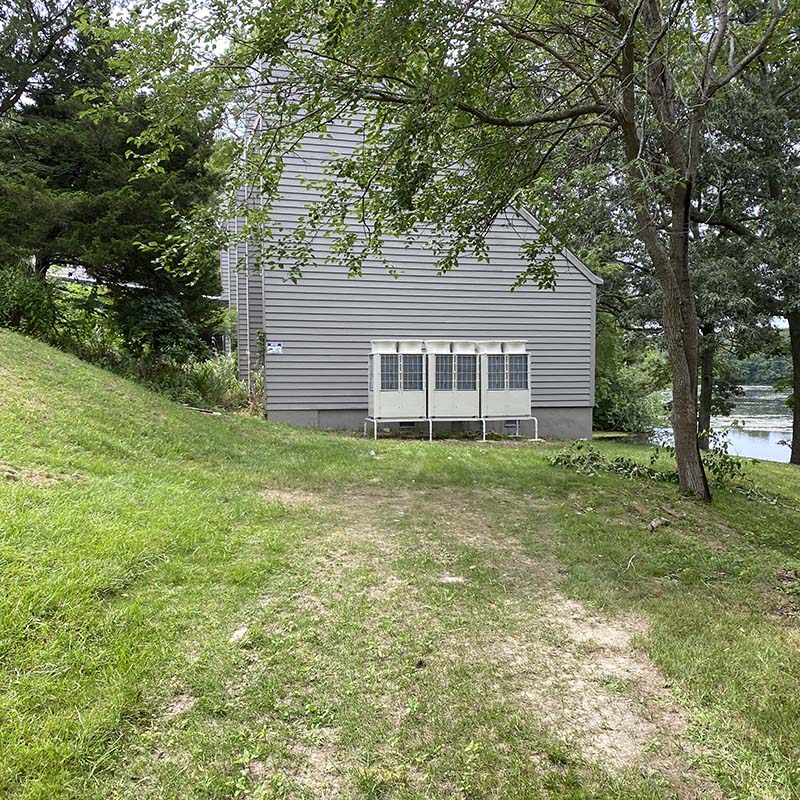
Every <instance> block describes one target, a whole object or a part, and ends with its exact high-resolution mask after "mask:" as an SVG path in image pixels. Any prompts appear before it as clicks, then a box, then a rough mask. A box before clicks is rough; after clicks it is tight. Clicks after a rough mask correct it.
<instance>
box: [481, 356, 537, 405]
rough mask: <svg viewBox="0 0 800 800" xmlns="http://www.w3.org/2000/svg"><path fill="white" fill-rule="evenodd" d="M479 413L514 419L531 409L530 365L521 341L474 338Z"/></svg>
mask: <svg viewBox="0 0 800 800" xmlns="http://www.w3.org/2000/svg"><path fill="white" fill-rule="evenodd" d="M476 344H477V349H478V353H479V358H480V385H481V416H482V417H486V418H487V419H492V418H494V419H498V418H500V419H502V418H506V419H516V418H521V417H528V416H529V415H530V413H531V389H530V365H529V362H528V352H527V349H526V345H525V342H524V341H485V342H477V343H476Z"/></svg>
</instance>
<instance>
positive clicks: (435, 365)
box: [425, 339, 481, 420]
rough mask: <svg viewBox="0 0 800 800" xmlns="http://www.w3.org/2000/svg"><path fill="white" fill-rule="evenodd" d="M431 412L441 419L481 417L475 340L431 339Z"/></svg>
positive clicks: (429, 408) (433, 415)
mask: <svg viewBox="0 0 800 800" xmlns="http://www.w3.org/2000/svg"><path fill="white" fill-rule="evenodd" d="M425 348H426V351H427V353H428V386H429V390H428V415H429V416H430V417H431V418H433V419H436V418H439V419H462V420H463V419H473V418H474V419H478V418H480V416H481V409H480V401H481V398H480V390H479V385H478V356H477V352H476V347H475V342H466V341H449V340H440V339H435V340H431V339H428V340H426V341H425Z"/></svg>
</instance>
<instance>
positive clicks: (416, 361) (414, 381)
mask: <svg viewBox="0 0 800 800" xmlns="http://www.w3.org/2000/svg"><path fill="white" fill-rule="evenodd" d="M403 389H405V390H406V391H409V390H410V391H422V356H421V355H404V356H403Z"/></svg>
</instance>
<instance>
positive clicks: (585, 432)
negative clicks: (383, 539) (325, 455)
mask: <svg viewBox="0 0 800 800" xmlns="http://www.w3.org/2000/svg"><path fill="white" fill-rule="evenodd" d="M532 413H533V415H534V416H535V417H537V418H538V420H539V436H540V437H541V438H543V439H591V438H592V408H591V406H589V407H582V408H534V409H532ZM366 416H367V410H366V409H365V408H364V409H336V410H331V409H318V410H303V411H271V412H270V413H269V419H270V420H272V421H273V422H285V423H288V424H289V425H298V426H300V427H303V428H322V429H324V430H338V431H360V430H362V428H363V426H364V417H366ZM399 427H400V426H399V424H398V423H388V422H387V423H383V424H382V425H380V428H379V430H383V429H385V428H388V429H392V430H396V429H398V428H399ZM418 427H419V430H420V435H423V433H427V427H428V426H427V423H424V422H423V423H419V424H418ZM486 428H487V430H490V431H494V432H496V433H506V434H512V433H514V427H513V426H511V427H505V425H504V421H503V420H493V421H491V422H489V423H487V426H486ZM469 430H478V431H479V430H480V422H479V421H478V420H476V421H475V422H438V423H435V424H434V435H435V434H436V433H437V432H438V433H445V432H447V431H453V432H455V431H459V432H460V431H469ZM520 433H521V435H522V436H525V437H528V438H530V437H532V436H533V433H534V426H533V420H523V421H522V422H521V423H520Z"/></svg>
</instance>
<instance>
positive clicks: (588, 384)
mask: <svg viewBox="0 0 800 800" xmlns="http://www.w3.org/2000/svg"><path fill="white" fill-rule="evenodd" d="M331 130H332V133H333V136H334V138H333V139H326V140H323V141H319V140H317V139H314V140H312V141H306V142H305V144H304V147H303V149H302V151H301V152H300V153H299V154H298V155H295V156H293V157H292V159H291V161H290V162H289V164H288V165H287V168H286V172H285V176H284V179H283V182H282V186H281V199H280V200H279V201H278V202H277V203H276V204H275V206H274V208H273V210H272V213H271V218H272V220H273V223H274V225H275V227H276V228H281V227H282V228H283V229H284V230H290V229H292V228H293V227H295V226H296V225H298V224H302V220H301V218H302V216H303V214H304V213H305V208H304V206H305V205H306V204H307V203H308V202H309V201H310V200H311V199H312V197H311V195H310V193H309V191H308V190H307V189H306V187H305V186H303V185H302V183H301V182H302V180H303V179H305V180H307V179H309V178H314V177H320V176H321V175H322V174H323V172H322V170H323V166H324V163H325V161H326V160H329V159H330V152H331V151H332V150H336V151H337V152H344V151H346V150H347V149H348V148H349V147H350V146H352V142H353V141H354V137H355V136H356V135H357V134H356V129H355V128H352V127H347V126H335V127H334V128H332V129H331ZM354 224H355V223H354ZM535 235H536V234H535V228H534V227H533V225H532V224H531V222H530V221H529V220H528V219H526V218H523V217H521V216H519V215H517V214H515V213H513V212H509V213H507V214H505V215H503V216H501V217H500V218H499V219H498V220H497V221H496V223H495V225H494V226H493V228H492V230H491V231H490V233H489V235H488V237H487V244H488V248H489V253H488V259H489V260H488V263H484V262H481V261H479V260H478V259H477V258H475V257H468V256H465V257H464V258H462V260H461V263H460V265H459V267H458V268H457V269H456V270H454V271H452V272H450V273H448V274H446V275H443V276H437V275H436V274H435V273H436V270H435V266H434V257H433V255H432V253H431V252H430V250H429V249H428V248H427V247H425V237H423V240H422V242H421V243H415V244H412V245H411V246H410V247H409V246H408V245H407V243H406V242H403V241H399V240H392V239H389V240H387V241H386V243H385V247H384V255H385V256H386V258H387V260H388V261H389V263H390V264H391V266H392V267H393V269H395V270H396V271H397V272H398V273H399V277H398V278H394V277H392V276H391V275H390V274H389V273H388V272H387V270H386V269H385V267H384V266H383V265H381V264H379V263H368V264H367V265H366V266H365V269H364V274H363V276H362V277H358V278H348V277H347V275H346V272H345V270H344V268H342V267H337V266H335V265H326V266H320V267H319V268H317V269H310V270H308V271H307V272H306V274H305V275H304V277H303V278H302V279H301V280H300V282H299V283H298V284H297V285H295V284H292V283H289V282H287V281H286V280H285V273H284V272H283V271H282V270H280V269H276V270H273V271H266V272H265V273H264V274H263V275H262V274H249V273H248V272H247V270H242V269H241V265H242V264H243V263H244V264H247V263H252V256H253V252H252V250H253V248H254V245H253V244H250V245H249V246H247V245H240V252H239V263H240V270H239V273H238V286H237V288H238V299H237V304H238V307H239V359H240V369H241V370H242V373H243V374H247V373H248V371H250V370H253V369H256V368H258V367H259V366H260V356H261V353H260V350H259V347H258V337H259V333H260V332H263V339H266V340H270V341H280V342H282V343H283V353H282V354H275V355H272V354H270V355H268V356H267V357H266V392H267V401H266V402H267V412H268V413H269V412H271V411H303V410H346V409H362V408H363V409H366V407H367V357H368V353H369V348H370V345H369V342H370V340H371V339H379V338H387V339H391V338H406V337H407V338H417V339H423V338H442V339H444V338H464V339H511V338H519V339H525V340H526V341H527V342H528V351H529V353H530V354H531V359H530V365H531V366H530V368H531V389H532V405H533V407H534V408H536V407H542V408H545V407H548V408H552V407H587V406H591V405H593V402H594V334H595V328H594V325H595V321H594V314H595V289H596V286H595V282H596V279H593V276H591V275H590V273H588V271H587V270H586V269H585V268H584V267H582V265H580V264H579V262H577V260H576V259H575V258H574V257H573V256H571V255H570V254H567V253H559V254H557V255H556V256H555V265H556V267H557V271H558V281H557V286H556V289H555V291H548V290H540V289H538V288H536V287H534V286H529V285H526V286H523V287H521V288H520V289H518V290H517V291H515V292H511V291H510V289H511V286H512V284H513V282H514V280H515V278H516V277H517V275H518V274H519V273H521V272H522V271H523V270H524V269H525V268H526V266H527V263H526V261H525V259H524V257H523V256H522V254H521V251H520V247H521V245H522V244H523V243H524V242H525V241H529V240H530V239H531V238H533V237H534V236H535ZM266 246H267V247H268V245H266ZM329 246H330V240H329V239H326V238H325V237H324V236H319V237H318V238H317V245H316V248H317V254H318V256H319V257H320V260H324V256H325V255H326V254H327V253H328V252H329ZM242 247H244V251H241V248H242ZM248 250H249V251H250V252H248Z"/></svg>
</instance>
